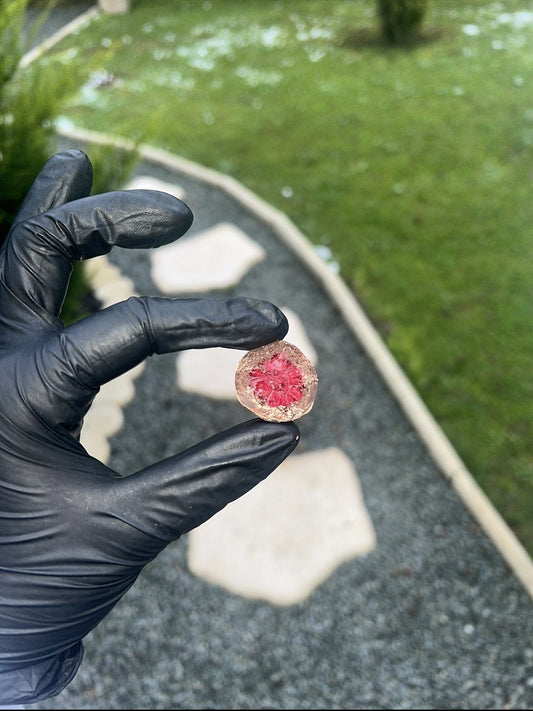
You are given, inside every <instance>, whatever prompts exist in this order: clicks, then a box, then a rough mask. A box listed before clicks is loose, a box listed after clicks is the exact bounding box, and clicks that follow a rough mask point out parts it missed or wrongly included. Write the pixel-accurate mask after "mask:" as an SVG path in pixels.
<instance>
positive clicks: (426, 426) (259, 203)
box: [58, 129, 533, 599]
mask: <svg viewBox="0 0 533 711" xmlns="http://www.w3.org/2000/svg"><path fill="white" fill-rule="evenodd" d="M58 133H59V135H62V136H64V137H65V138H68V139H70V140H79V141H81V142H84V143H97V144H109V145H116V146H122V147H124V148H129V149H132V148H133V147H134V146H133V144H132V143H130V142H129V141H127V140H124V139H120V138H117V137H114V136H110V135H107V134H103V133H97V132H93V131H86V130H77V129H61V130H59V131H58ZM137 150H138V152H139V155H140V156H141V158H142V159H145V160H147V161H149V162H152V163H154V164H157V165H160V166H162V167H165V168H169V169H170V170H176V171H178V172H182V173H184V174H186V175H188V176H190V177H191V178H193V179H195V180H199V181H202V182H203V183H206V184H208V185H212V186H213V187H215V188H217V189H219V190H222V191H224V192H225V193H227V194H228V195H230V196H231V197H232V198H234V199H235V200H236V201H238V202H239V203H240V204H241V205H243V206H244V207H246V208H247V209H248V210H249V211H250V212H252V213H253V214H254V215H255V216H256V217H258V218H259V219H260V220H262V221H263V222H265V223H266V224H268V225H269V226H270V227H271V228H272V229H273V230H274V231H275V232H276V234H277V235H278V236H279V238H280V239H281V240H282V241H283V242H284V243H285V244H286V245H287V246H288V247H290V248H291V249H292V250H293V252H294V253H295V254H296V255H297V256H298V257H299V258H300V259H301V261H302V262H303V263H304V264H305V266H306V267H307V268H308V269H309V270H310V271H311V273H312V274H314V276H315V277H316V278H317V279H318V281H319V282H320V283H321V284H322V286H323V288H324V289H325V291H326V292H327V293H328V295H329V296H330V297H331V299H332V301H333V302H334V303H335V305H336V306H337V307H338V309H339V311H340V312H341V314H342V316H343V318H344V320H345V322H346V324H347V326H348V327H349V328H350V330H351V331H352V333H353V334H354V336H355V338H356V339H357V340H358V341H359V342H360V343H361V345H362V347H363V348H364V349H365V351H366V353H367V355H368V357H369V358H370V359H371V360H372V362H373V363H374V365H375V366H376V368H377V370H378V372H379V373H380V374H381V376H382V378H383V380H384V381H385V383H386V384H387V386H388V387H389V389H390V391H391V392H392V394H393V395H394V396H395V398H396V400H397V401H398V403H399V404H400V406H401V407H402V409H403V411H404V412H405V414H406V416H407V418H408V419H409V421H410V422H411V424H412V426H413V427H414V429H415V430H416V431H417V433H418V434H419V436H420V438H421V440H422V441H423V442H424V444H425V445H426V447H427V449H428V451H429V452H430V454H431V456H432V457H433V459H434V461H435V462H436V464H437V466H438V467H439V469H440V470H441V471H442V472H443V474H444V476H445V477H447V479H448V480H449V481H450V483H451V484H452V486H453V487H454V489H455V491H456V492H457V494H458V495H459V496H460V498H461V500H462V501H463V502H464V503H465V505H466V506H467V508H468V509H469V510H470V511H471V513H472V514H473V516H474V517H475V519H476V520H477V521H478V523H479V525H480V526H481V528H482V529H483V530H484V531H485V533H486V534H487V535H488V536H489V538H490V539H491V540H492V542H493V543H494V545H495V546H496V548H497V549H498V550H499V552H500V554H501V555H502V557H503V559H504V560H505V561H506V563H507V564H508V566H509V567H510V569H511V570H512V571H513V572H514V574H515V575H516V577H517V578H518V579H519V580H520V581H521V583H522V584H523V586H524V587H525V589H526V590H527V592H528V593H529V595H530V596H531V598H532V599H533V561H532V560H531V558H530V557H529V555H528V553H527V551H526V550H525V549H524V547H523V546H522V545H521V543H520V542H519V541H518V539H517V538H516V536H515V535H514V533H513V532H512V531H511V529H510V528H509V526H508V525H507V524H506V522H505V521H504V519H503V518H502V516H501V515H500V514H499V513H498V511H497V510H496V509H495V508H494V506H493V505H492V503H491V502H490V500H489V499H488V497H487V496H486V495H485V493H484V492H483V490H482V489H481V488H480V487H479V485H478V484H477V482H476V481H475V479H474V477H473V476H472V474H471V473H470V472H469V471H468V469H467V468H466V466H465V465H464V463H463V462H462V460H461V458H460V457H459V455H458V454H457V452H456V451H455V449H454V448H453V446H452V445H451V443H450V441H449V440H448V438H447V437H446V435H445V434H444V432H443V431H442V429H441V428H440V426H439V425H438V423H437V422H436V420H435V419H434V417H433V415H432V414H431V413H430V411H429V410H428V408H427V407H426V405H425V404H424V402H423V401H422V399H421V398H420V396H419V394H418V393H417V391H416V390H415V388H414V387H413V385H412V384H411V382H410V381H409V379H408V378H407V376H406V375H405V373H404V371H403V370H402V369H401V368H400V366H399V365H398V363H397V362H396V360H395V359H394V358H393V356H392V355H391V353H390V351H389V350H388V348H387V347H386V345H385V344H384V342H383V340H382V339H381V337H380V336H379V334H378V332H377V331H376V329H375V328H374V326H373V325H372V323H371V322H370V320H369V319H368V317H367V316H366V314H365V313H364V311H363V309H362V307H361V306H360V304H359V303H358V301H357V299H356V298H355V296H354V295H353V294H352V292H351V291H350V290H349V289H348V287H347V286H346V284H345V283H344V282H343V281H342V279H341V278H340V277H339V276H337V275H336V274H334V273H333V272H332V271H330V269H329V268H328V266H327V264H326V263H325V262H324V261H323V260H322V259H321V258H320V257H319V256H318V255H317V253H316V252H315V250H314V249H313V247H312V245H311V244H310V243H309V241H308V240H307V238H306V237H305V236H304V235H303V234H302V233H301V232H300V231H299V230H298V228H297V227H296V226H295V225H294V224H293V223H292V222H291V221H290V220H289V218H288V217H287V216H286V215H285V214H283V213H282V212H280V211H279V210H277V209H276V208H274V207H273V206H271V205H270V204H268V203H266V202H265V201H264V200H262V199H261V198H259V197H258V196H257V195H255V194H254V193H252V192H251V191H250V190H248V189H247V188H246V187H244V186H243V185H242V184H241V183H239V182H238V181H236V180H235V179H233V178H231V177H229V176H227V175H224V174H221V173H218V172H217V171H215V170H211V169H209V168H206V167H204V166H201V165H199V164H197V163H194V162H192V161H190V160H187V159H184V158H181V157H178V156H176V155H174V154H171V153H169V152H168V151H164V150H162V149H159V148H154V147H152V146H148V145H141V146H137Z"/></svg>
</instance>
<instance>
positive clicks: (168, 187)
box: [125, 175, 185, 200]
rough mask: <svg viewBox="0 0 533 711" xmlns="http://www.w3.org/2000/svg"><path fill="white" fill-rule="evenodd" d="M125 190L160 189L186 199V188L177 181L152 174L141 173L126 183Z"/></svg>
mask: <svg viewBox="0 0 533 711" xmlns="http://www.w3.org/2000/svg"><path fill="white" fill-rule="evenodd" d="M125 190H160V191H161V192H163V193H168V194H169V195H174V197H176V198H178V199H179V200H184V199H185V190H184V189H183V188H182V187H180V186H179V185H176V184H175V183H167V182H166V181H165V180H159V179H158V178H152V176H151V175H139V176H137V177H136V178H133V179H132V180H130V181H129V183H128V184H127V185H126V187H125Z"/></svg>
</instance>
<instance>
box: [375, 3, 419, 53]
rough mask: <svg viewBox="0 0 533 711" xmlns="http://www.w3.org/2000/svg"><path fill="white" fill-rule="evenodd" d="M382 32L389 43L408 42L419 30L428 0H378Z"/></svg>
mask: <svg viewBox="0 0 533 711" xmlns="http://www.w3.org/2000/svg"><path fill="white" fill-rule="evenodd" d="M377 4H378V14H379V19H380V27H381V34H382V36H383V39H384V40H385V41H386V42H387V43H389V44H395V45H398V44H406V43H408V42H409V41H410V40H412V39H413V38H414V36H415V35H416V33H417V32H418V30H419V28H420V25H421V24H422V20H423V19H424V15H425V14H426V10H427V4H428V0H377Z"/></svg>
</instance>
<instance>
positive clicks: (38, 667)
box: [0, 642, 83, 706]
mask: <svg viewBox="0 0 533 711" xmlns="http://www.w3.org/2000/svg"><path fill="white" fill-rule="evenodd" d="M82 657H83V645H82V643H81V642H76V644H74V645H72V647H69V648H68V649H66V650H65V651H63V652H61V653H60V654H58V655H56V656H55V657H48V658H47V659H42V660H41V661H39V662H36V663H35V664H30V665H28V666H25V667H21V668H18V669H9V667H7V666H2V665H1V664H0V704H2V706H6V705H9V704H25V703H36V702H37V701H43V700H44V699H48V698H50V697H51V696H57V694H59V693H60V692H61V691H63V689H64V688H65V687H66V686H67V685H68V684H69V683H70V682H71V681H72V679H73V678H74V676H75V674H76V672H77V671H78V668H79V666H80V664H81V660H82Z"/></svg>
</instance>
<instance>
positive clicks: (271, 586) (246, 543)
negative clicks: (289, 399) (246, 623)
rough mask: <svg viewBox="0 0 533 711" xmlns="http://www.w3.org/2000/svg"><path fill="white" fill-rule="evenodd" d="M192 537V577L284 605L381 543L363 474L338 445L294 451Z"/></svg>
mask: <svg viewBox="0 0 533 711" xmlns="http://www.w3.org/2000/svg"><path fill="white" fill-rule="evenodd" d="M188 535H189V545H188V565H189V568H190V570H191V572H192V573H194V574H195V575H197V576H198V577H201V578H203V579H205V580H206V581H207V582H209V583H212V584H215V585H219V586H221V587H223V588H225V589H226V590H228V591H229V592H231V593H234V594H236V595H241V596H242V597H246V598H252V599H261V600H266V601H268V602H271V603H273V604H276V605H284V606H285V605H294V604H296V603H298V602H301V601H302V600H304V599H305V598H307V597H308V596H309V595H310V594H311V593H312V592H313V590H315V589H316V588H317V587H318V586H319V585H320V584H321V583H322V582H324V581H325V580H326V579H327V578H328V577H329V576H330V575H331V574H332V573H333V572H334V571H335V569H336V568H337V567H338V566H339V565H341V564H342V563H343V562H345V561H347V560H350V559H352V558H355V557H358V556H363V555H366V554H367V553H369V552H370V551H372V550H373V549H374V548H375V546H376V536H375V532H374V527H373V525H372V521H371V519H370V516H369V514H368V512H367V510H366V507H365V505H364V501H363V497H362V494H361V487H360V484H359V479H358V476H357V474H356V472H355V469H354V467H353V465H352V462H351V460H350V459H349V457H348V456H347V455H346V454H345V453H344V452H343V451H342V450H340V449H338V448H336V447H330V448H328V449H324V450H321V451H318V452H308V453H305V454H292V455H291V456H290V457H289V458H288V459H286V460H285V461H284V462H283V463H282V464H281V465H280V466H279V467H278V468H277V469H276V470H275V471H274V472H273V473H272V474H271V475H270V476H269V477H267V479H265V480H264V481H262V482H261V483H260V484H258V485H257V486H256V487H254V488H253V489H252V490H251V491H249V492H248V493H247V494H245V495H244V496H242V497H241V498H240V499H237V500H236V501H233V502H232V503H230V504H228V505H227V506H226V507H225V508H224V509H222V511H219V512H218V513H217V514H215V515H214V516H213V517H212V518H211V519H209V520H208V521H206V522H205V523H204V524H202V525H201V526H199V527H198V528H196V529H194V530H193V531H191V532H190V533H189V534H188Z"/></svg>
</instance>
